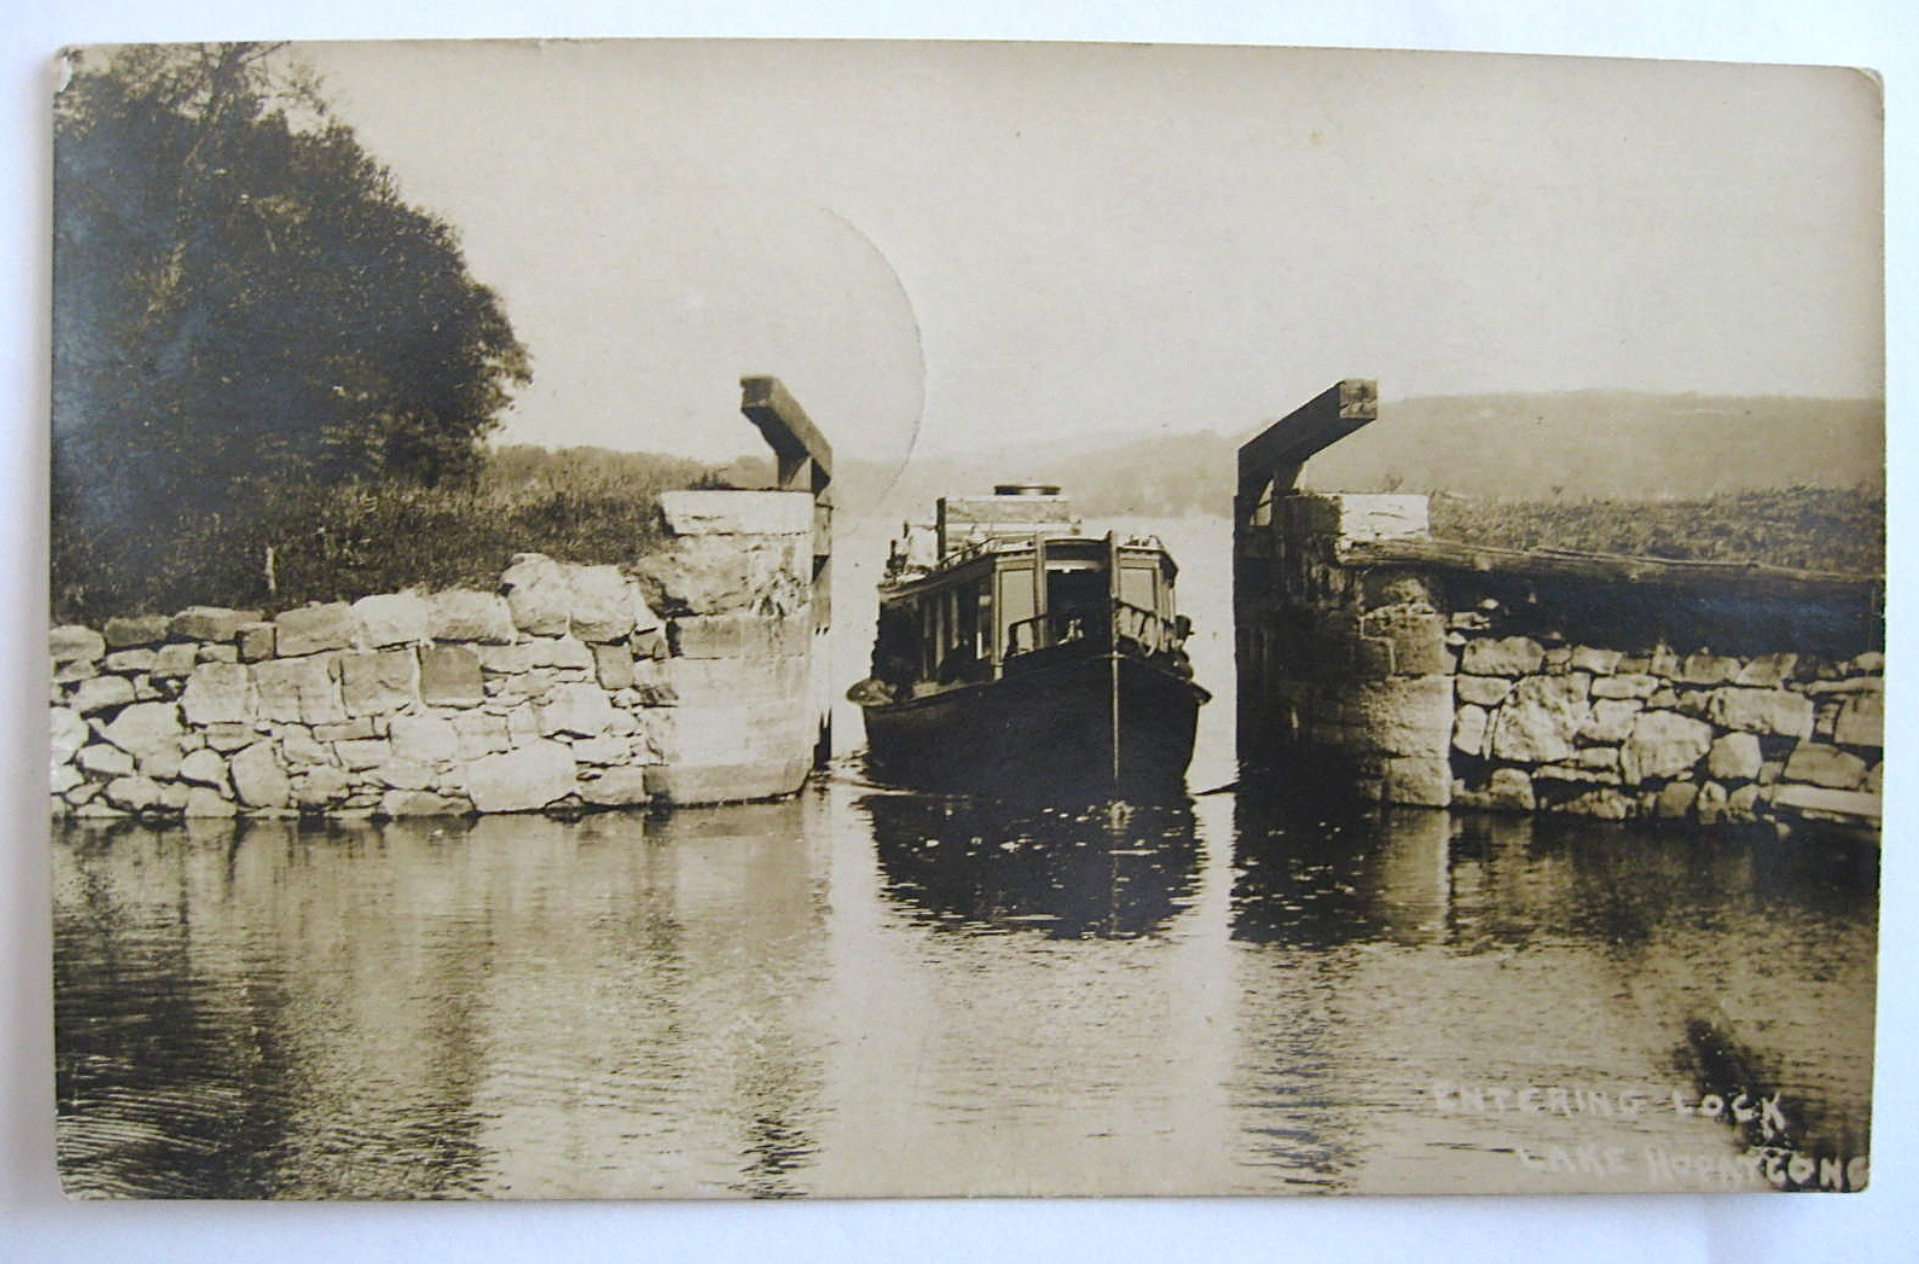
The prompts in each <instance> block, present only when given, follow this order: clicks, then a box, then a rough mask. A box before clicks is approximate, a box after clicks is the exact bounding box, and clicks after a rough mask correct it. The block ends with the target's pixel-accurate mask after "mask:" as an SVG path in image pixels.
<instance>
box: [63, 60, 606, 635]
mask: <svg viewBox="0 0 1919 1264" xmlns="http://www.w3.org/2000/svg"><path fill="white" fill-rule="evenodd" d="M71 60H72V69H73V77H72V79H71V81H70V82H69V83H68V84H67V86H66V87H65V88H64V89H63V90H62V91H61V93H60V95H59V98H58V100H57V102H56V104H55V108H54V132H55V145H54V198H55V215H54V223H55V235H54V274H53V292H54V319H53V488H52V491H53V510H54V519H53V538H52V545H53V566H54V589H55V601H56V605H61V604H64V603H69V602H77V603H79V604H80V605H81V606H83V607H84V606H89V605H93V606H94V608H98V606H97V605H95V604H94V603H111V604H121V603H122V602H140V603H143V602H146V601H149V600H153V599H155V597H156V595H157V594H159V593H169V594H170V593H174V592H178V591H181V590H182V589H184V588H188V587H192V585H191V584H189V583H188V582H187V581H188V580H189V579H190V577H192V576H194V575H199V574H212V573H219V574H221V575H222V576H224V577H225V578H224V580H223V581H222V582H219V583H217V584H215V585H213V590H214V591H221V592H238V591H242V590H244V588H245V586H244V585H242V584H241V583H240V582H239V578H238V577H239V576H240V574H242V573H243V572H244V571H245V570H246V569H248V568H251V567H253V566H255V565H256V562H255V561H254V559H256V558H257V557H258V556H259V555H260V553H261V551H262V550H263V549H264V548H265V547H266V545H267V544H268V543H270V542H273V541H274V540H282V541H283V542H284V546H285V547H286V548H287V549H288V551H289V556H288V558H287V565H286V567H285V568H283V573H284V574H286V575H287V577H288V578H289V579H291V578H292V576H293V575H294V574H298V573H299V568H300V566H301V564H302V563H301V562H300V561H298V560H296V559H298V558H300V557H302V556H303V549H302V548H301V547H297V546H295V545H294V544H293V543H292V542H291V541H290V540H287V539H286V537H287V535H288V533H289V531H290V526H291V523H293V522H297V521H298V519H297V518H295V517H290V515H291V514H294V513H297V512H309V513H315V514H317V515H318V518H317V519H316V525H324V526H325V528H326V538H327V539H328V540H333V539H335V538H336V537H340V536H344V537H346V538H347V539H349V540H350V539H352V538H354V537H355V536H356V535H357V534H359V533H361V532H362V530H363V524H366V523H369V522H374V521H390V522H391V523H392V525H394V526H395V527H404V528H409V529H415V530H420V531H424V530H429V529H448V530H451V529H452V525H451V524H452V520H453V519H454V518H457V517H458V516H459V515H460V512H461V511H460V510H456V509H453V508H450V507H449V506H455V505H466V506H471V507H473V508H475V509H477V508H478V507H479V506H480V505H483V504H486V503H487V502H486V500H485V497H486V494H487V492H486V489H485V488H484V487H482V486H481V482H480V480H481V478H482V471H481V466H482V464H483V463H484V460H485V457H484V452H485V449H484V446H483V440H484V439H485V437H486V436H487V435H488V434H489V433H490V432H491V431H492V430H494V429H495V428H496V427H497V426H498V424H499V420H500V414H501V412H502V411H503V409H504V408H505V407H506V405H507V403H508V402H509V400H510V397H511V394H512V391H513V390H514V389H515V388H516V387H518V386H522V385H524V384H525V383H526V382H528V381H529V380H530V367H529V359H528V356H527V352H526V349H525V347H523V346H522V345H521V343H520V342H519V340H518V338H517V337H515V335H514V332H513V328H512V325H511V324H510V323H509V321H508V319H507V316H506V312H505V309H504V306H503V305H502V303H501V302H500V299H499V296H498V295H496V294H495V293H494V292H493V291H492V290H490V289H488V288H487V287H486V286H484V285H482V284H480V283H479V282H478V281H477V280H475V279H474V278H473V277H472V276H471V275H470V274H469V273H468V271H467V266H466V259H465V256H464V253H463V251H462V250H461V247H460V240H459V234H458V233H457V231H456V230H455V229H454V228H453V227H452V226H451V225H449V224H447V223H446V222H445V221H443V220H441V219H439V218H438V217H436V216H434V215H432V214H430V213H428V212H426V211H423V210H420V209H419V208H417V207H413V206H410V205H408V204H407V203H406V202H405V201H404V200H403V199H402V198H401V196H400V193H399V190H398V187H397V185H396V184H395V182H394V180H393V177H392V175H391V174H390V173H389V172H388V171H387V170H386V169H385V168H384V167H383V166H381V165H380V164H379V163H378V162H377V161H375V160H374V159H373V157H372V156H370V155H369V154H368V153H367V152H366V151H365V150H364V149H363V148H362V147H361V145H360V143H359V141H358V139H357V138H356V137H355V135H354V133H353V131H352V129H351V128H349V127H347V126H346V125H345V124H343V123H341V122H339V121H338V120H337V119H335V118H333V117H332V116H331V114H330V113H329V110H328V107H327V104H326V102H325V101H324V100H323V99H322V98H321V96H320V94H319V91H318V88H317V85H316V83H315V82H314V80H313V78H312V76H311V75H310V74H307V73H306V72H304V71H303V70H302V69H301V68H300V67H299V66H298V65H297V64H296V63H294V62H293V61H291V60H290V59H289V58H288V57H287V55H286V54H285V52H284V50H283V49H282V48H280V47H278V46H273V45H262V44H205V45H181V46H167V47H161V46H139V47H129V48H124V49H120V50H117V51H115V52H113V53H111V54H110V55H108V56H106V57H104V58H101V57H99V56H98V55H94V54H84V53H76V54H73V55H72V59H71ZM441 488H456V489H457V488H464V489H465V490H448V491H439V490H435V491H427V490H425V489H441ZM475 497H479V498H480V499H479V500H478V501H476V500H475V499H474V498H475ZM434 506H441V507H439V508H435V507H434ZM514 508H515V510H516V511H518V510H520V509H523V508H524V507H523V506H518V505H516V506H514ZM574 516H578V515H577V514H576V515H574ZM589 516H590V515H589ZM479 525H480V524H478V523H475V524H473V526H474V527H475V528H478V526H479ZM429 540H432V537H430V536H422V535H419V534H415V535H414V536H412V538H411V540H410V541H409V542H408V543H409V544H410V546H411V547H412V548H414V549H415V550H418V549H419V548H420V546H421V545H422V544H425V543H427V542H429ZM432 543H434V545H435V547H437V545H438V542H437V540H432ZM306 544H307V545H308V546H311V542H310V541H308V542H306ZM356 548H357V546H356V545H352V544H343V545H340V546H338V547H335V545H333V544H331V543H329V544H328V545H327V546H326V551H325V552H324V553H323V555H325V556H331V557H333V558H334V559H335V560H336V561H339V562H341V564H343V565H347V566H349V567H350V566H352V565H354V564H355V563H353V562H352V558H353V557H354V556H355V552H354V550H355V549H356ZM249 551H250V553H249ZM63 594H64V602H63ZM193 595H194V597H195V598H196V599H206V598H207V597H209V596H211V595H212V592H211V591H196V592H195V593H194V594H193Z"/></svg>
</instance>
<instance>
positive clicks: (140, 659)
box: [50, 491, 825, 817]
mask: <svg viewBox="0 0 1919 1264" xmlns="http://www.w3.org/2000/svg"><path fill="white" fill-rule="evenodd" d="M660 501H661V509H662V512H663V515H664V518H665V523H666V529H667V538H666V539H665V541H664V542H663V544H662V545H661V546H660V548H659V549H658V550H657V551H656V552H655V553H653V554H652V555H651V556H649V557H647V558H646V559H644V560H643V561H641V562H640V563H638V564H637V565H636V566H634V567H632V568H631V569H630V570H623V569H622V568H619V567H615V566H582V565H574V564H569V563H562V562H556V561H554V560H553V559H551V558H548V557H545V556H543V555H540V554H531V553H529V554H521V555H519V556H518V557H516V558H515V559H514V560H513V563H512V565H511V566H509V567H508V568H507V570H506V571H505V572H504V574H502V576H501V582H500V586H499V589H498V591H494V592H480V591H473V590H461V591H449V592H439V593H419V592H401V593H381V594H375V595H371V596H366V597H362V598H360V599H359V600H357V601H354V602H351V603H348V602H339V603H333V604H328V605H310V606H307V607H304V608H302V609H298V610H289V611H286V612H284V613H282V614H280V615H278V616H277V617H275V618H273V619H271V620H268V619H263V618H261V617H260V616H259V615H258V613H256V612H248V611H236V610H226V609H214V608H209V607H196V608H193V609H189V610H184V611H181V612H180V613H178V614H176V615H173V616H171V617H166V616H140V617H133V618H118V619H110V620H108V621H107V623H106V624H105V626H104V627H102V628H99V629H94V628H87V627H81V626H74V625H70V626H64V627H56V628H54V629H53V630H52V634H51V638H50V647H51V653H52V659H53V682H52V696H51V702H52V710H51V725H52V753H53V766H52V791H53V799H52V806H53V811H54V813H55V814H56V815H60V814H69V813H70V814H73V815H76V816H87V817H116V816H166V815H173V816H181V815H185V816H286V815H293V814H296V813H311V814H318V815H326V816H338V817H351V816H389V817H392V816H416V815H441V814H462V813H469V812H526V811H540V810H556V811H558V810H583V809H592V808H614V807H627V806H632V805H637V804H649V803H668V804H698V803H713V802H724V801H734V800H747V799H762V798H773V797H777V796H780V795H785V794H790V793H792V792H794V791H796V790H798V789H799V788H800V787H801V785H802V784H803V783H804V782H805V780H806V776H807V773H808V772H809V770H810V769H811V768H812V766H813V762H814V755H815V748H816V743H817V742H818V740H819V735H820V733H821V726H822V724H823V722H824V714H825V713H824V710H823V708H822V707H821V706H820V704H819V703H818V701H817V699H816V698H815V693H816V690H815V689H814V687H813V683H814V682H813V666H812V664H813V660H814V654H813V646H814V638H815V635H816V634H815V630H814V622H815V620H814V612H813V610H812V590H813V585H812V573H813V554H814V540H813V533H814V504H813V497H812V496H811V495H810V494H807V493H802V492H736V491H711V492H669V493H666V494H664V495H662V496H661V498H660Z"/></svg>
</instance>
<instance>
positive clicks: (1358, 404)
mask: <svg viewBox="0 0 1919 1264" xmlns="http://www.w3.org/2000/svg"><path fill="white" fill-rule="evenodd" d="M1378 418H1379V386H1378V384H1377V383H1375V382H1373V381H1372V380H1371V379H1368V378H1347V379H1345V380H1344V381H1340V382H1335V383H1334V384H1333V385H1332V386H1330V387H1328V388H1327V389H1326V390H1324V391H1322V392H1320V393H1319V395H1318V396H1317V397H1315V398H1314V399H1312V400H1310V401H1308V402H1307V403H1305V404H1302V405H1301V406H1300V407H1298V408H1295V409H1294V410H1293V411H1292V412H1290V413H1288V414H1286V416H1284V417H1282V418H1280V419H1279V420H1278V421H1276V422H1274V423H1273V424H1272V425H1270V426H1268V427H1266V429H1264V430H1262V431H1261V432H1260V433H1259V434H1257V435H1255V436H1254V437H1253V438H1251V439H1249V440H1247V441H1246V442H1245V443H1244V444H1242V445H1241V446H1240V449H1239V490H1240V494H1241V495H1242V496H1246V495H1257V494H1258V492H1259V490H1260V489H1261V488H1262V487H1263V486H1264V485H1265V483H1266V481H1267V480H1268V479H1271V480H1273V486H1274V490H1275V491H1283V490H1285V489H1286V488H1289V487H1291V486H1293V484H1294V483H1296V482H1297V481H1298V480H1299V471H1300V467H1302V466H1303V465H1305V464H1306V462H1307V460H1309V459H1310V458H1311V457H1312V456H1313V455H1314V454H1315V453H1317V452H1320V451H1323V450H1324V449H1326V448H1328V447H1330V446H1332V445H1333V444H1335V443H1338V442H1339V441H1340V440H1341V439H1344V438H1345V437H1346V436H1347V435H1349V434H1351V433H1353V432H1354V431H1355V430H1358V429H1359V428H1360V427H1362V426H1365V425H1367V424H1369V423H1371V422H1373V421H1376V420H1378Z"/></svg>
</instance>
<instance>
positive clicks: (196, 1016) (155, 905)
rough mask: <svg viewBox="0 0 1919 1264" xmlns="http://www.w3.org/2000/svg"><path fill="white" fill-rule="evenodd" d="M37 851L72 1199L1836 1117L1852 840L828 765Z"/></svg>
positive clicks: (1044, 1166) (1686, 1181) (1532, 1154)
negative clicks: (818, 783)
mask: <svg viewBox="0 0 1919 1264" xmlns="http://www.w3.org/2000/svg"><path fill="white" fill-rule="evenodd" d="M54 841H55V846H54V859H55V868H56V877H57V883H56V910H55V935H56V945H55V946H56V953H55V982H56V989H57V991H56V996H57V1039H58V1061H57V1077H58V1093H59V1117H60V1124H59V1128H60V1132H59V1138H60V1141H59V1144H60V1158H61V1163H62V1170H63V1173H64V1174H65V1177H66V1179H67V1181H68V1183H69V1187H70V1188H71V1189H72V1190H73V1191H74V1192H76V1193H81V1194H92V1195H131V1194H145V1195H157V1196H223V1197H259V1196H264V1197H382V1198H392V1197H425V1198H436V1197H466V1196H476V1195H485V1196H556V1195H567V1196H605V1197H631V1196H638V1195H647V1194H667V1195H677V1196H689V1195H709V1194H740V1195H752V1196H760V1197H781V1196H787V1195H793V1194H808V1193H826V1194H848V1195H851V1194H931V1193H956V1192H971V1193H1036V1192H1058V1193H1122V1192H1148V1191H1153V1192H1165V1193H1217V1192H1272V1191H1278V1190H1285V1189H1290V1188H1310V1189H1325V1190H1365V1191H1392V1190H1411V1189H1422V1190H1495V1189H1500V1190H1511V1189H1518V1190H1538V1191H1545V1190H1555V1189H1572V1188H1601V1189H1619V1190H1626V1189H1641V1188H1648V1189H1657V1188H1720V1187H1723V1186H1724V1184H1725V1182H1726V1181H1731V1182H1732V1184H1733V1185H1735V1186H1738V1187H1747V1186H1750V1187H1753V1188H1766V1187H1769V1186H1770V1185H1772V1184H1777V1183H1778V1182H1774V1181H1771V1180H1770V1179H1769V1178H1768V1177H1767V1175H1766V1174H1765V1173H1764V1172H1763V1171H1761V1170H1760V1169H1758V1168H1742V1167H1738V1166H1737V1165H1736V1163H1735V1160H1737V1161H1738V1162H1743V1161H1744V1160H1745V1157H1746V1156H1748V1155H1749V1154H1750V1153H1751V1152H1752V1151H1754V1150H1755V1149H1756V1148H1762V1147H1774V1148H1783V1149H1784V1150H1785V1151H1787V1152H1788V1153H1789V1156H1791V1157H1797V1158H1800V1159H1803V1164H1802V1166H1803V1165H1804V1164H1810V1165H1812V1170H1813V1171H1814V1172H1815V1173H1816V1172H1817V1171H1819V1170H1822V1169H1821V1168H1820V1166H1819V1165H1820V1164H1821V1162H1830V1164H1832V1165H1834V1170H1845V1169H1844V1164H1845V1163H1846V1162H1847V1161H1849V1160H1850V1159H1851V1158H1854V1157H1856V1156H1858V1155H1859V1154H1860V1153H1862V1152H1863V1151H1864V1149H1865V1145H1866V1141H1865V1138H1866V1127H1867V1123H1868V1103H1869V1092H1870V1082H1871V1061H1870V1048H1871V1009H1870V998H1871V987H1872V971H1873V953H1872V948H1873V927H1874V916H1875V903H1876V901H1875V890H1874V882H1873V874H1874V872H1875V868H1876V865H1875V861H1876V857H1875V855H1874V854H1872V853H1870V852H1865V853H1861V852H1857V851H1843V850H1830V849H1827V850H1821V849H1816V848H1808V847H1806V846H1804V845H1801V844H1797V843H1780V842H1778V841H1777V840H1773V839H1771V838H1770V837H1769V836H1759V837H1752V838H1730V839H1728V838H1712V839H1708V838H1703V837H1700V836H1696V835H1693V834H1687V833H1661V832H1656V831H1647V830H1640V829H1629V828H1626V827H1623V826H1607V825H1599V824H1593V823H1578V822H1549V821H1531V820H1524V819H1511V818H1498V817H1474V816H1465V815H1462V816H1457V817H1455V816H1449V815H1447V814H1444V813H1437V812H1424V811H1417V810H1405V811H1396V812H1390V813H1385V814H1378V815H1373V816H1364V815H1361V816H1334V815H1329V814H1315V813H1312V812H1304V811H1300V810H1297V809H1295V808H1288V807H1284V806H1281V805H1276V804H1272V803H1254V802H1250V801H1246V800H1241V801H1238V802H1235V800H1234V799H1233V798H1232V797H1230V796H1209V797H1202V798H1200V799H1197V800H1194V801H1192V802H1191V803H1185V804H1179V805H1172V806H1157V807H1150V808H1132V809H1114V810H1111V811H1078V812H1058V811H1053V812H1048V811H1045V810H1039V809H1032V810H1024V811H1020V810H1012V809H1008V808H1006V807H1005V806H1003V805H995V804H991V803H986V802H982V801H978V800H969V799H950V798H941V797H932V796H923V795H910V794H896V793H876V792H874V791H873V789H872V788H871V787H870V786H862V785H856V784H853V783H852V782H851V781H849V780H843V779H842V780H835V781H833V782H831V783H829V784H828V785H827V786H826V787H824V788H823V789H822V790H820V791H819V792H816V793H810V794H808V795H806V796H804V797H802V798H800V799H798V800H796V801H793V802H789V803H783V804H771V805H759V806H753V807H743V808H728V809H721V810H714V811H707V812H683V813H679V814H677V815H674V816H672V817H666V818H647V817H637V816H602V817H592V818H587V819H584V820H581V821H577V822H570V823H569V822H560V821H551V820H546V819H543V818H512V819H509V818H492V819H487V820H482V821H477V822H473V823H464V822H415V823H407V824H394V825H387V826H373V825H339V826H334V827H308V826H301V825H297V824H293V823H256V824H254V825H251V826H242V825H234V824H231V823H228V824H220V823H213V822H200V823H195V824H192V825H189V826H186V827H175V828H168V829H151V828H144V827H138V826H109V827H100V826H87V825H81V824H69V825H65V826H61V827H59V828H58V829H57V830H56V835H55V840H54ZM1529 1089H1530V1090H1532V1097H1530V1098H1522V1097H1521V1096H1520V1095H1521V1094H1524V1093H1525V1092H1526V1091H1527V1090H1529ZM1555 1092H1556V1093H1558V1094H1560V1096H1558V1097H1557V1098H1553V1097H1549V1096H1548V1095H1549V1094H1552V1093H1555ZM1742 1092H1743V1093H1745V1094H1747V1097H1746V1099H1745V1100H1746V1101H1747V1102H1749V1103H1750V1102H1752V1101H1756V1100H1760V1099H1765V1098H1772V1099H1774V1100H1776V1101H1777V1102H1778V1103H1779V1111H1778V1114H1779V1118H1780V1119H1781V1120H1783V1123H1781V1124H1780V1125H1779V1126H1778V1127H1775V1128H1771V1129H1770V1130H1768V1128H1767V1127H1763V1126H1759V1125H1755V1123H1754V1117H1748V1118H1746V1119H1733V1118H1732V1117H1731V1114H1730V1111H1731V1107H1730V1102H1731V1101H1732V1100H1734V1098H1735V1096H1736V1095H1737V1094H1739V1093H1742ZM1674 1094H1677V1095H1679V1100H1681V1101H1682V1102H1684V1103H1691V1104H1692V1105H1693V1107H1694V1108H1693V1109H1687V1110H1682V1109H1678V1108H1676V1107H1675V1106H1673V1105H1672V1099H1673V1095H1674ZM1709 1099H1718V1100H1720V1101H1721V1102H1723V1103H1725V1104H1726V1105H1725V1109H1724V1110H1723V1111H1721V1113H1720V1114H1719V1115H1718V1116H1709V1115H1707V1114H1706V1113H1705V1112H1704V1111H1703V1110H1701V1109H1697V1107H1698V1106H1699V1104H1701V1103H1704V1102H1706V1101H1708V1100H1709ZM1522 1100H1530V1101H1533V1102H1535V1103H1537V1102H1540V1101H1550V1102H1557V1103H1559V1105H1558V1106H1556V1107H1552V1108H1548V1109H1545V1110H1532V1111H1530V1112H1529V1111H1526V1110H1522V1109H1521V1108H1520V1107H1519V1106H1518V1105H1517V1103H1519V1102H1520V1101H1522ZM1640 1100H1645V1101H1659V1102H1664V1103H1665V1104H1664V1105H1663V1106H1662V1107H1661V1108H1659V1109H1645V1110H1639V1111H1636V1112H1635V1113H1631V1114H1628V1113H1626V1112H1625V1111H1624V1110H1623V1108H1622V1106H1621V1103H1624V1102H1627V1101H1640ZM1575 1105H1577V1106H1578V1107H1579V1109H1574V1106H1575ZM1602 1107H1603V1110H1602V1109H1601V1108H1602ZM1782 1162H1784V1160H1782ZM1724 1164H1734V1166H1732V1167H1724V1166H1715V1165H1724ZM1608 1165H1611V1166H1608ZM1701 1173H1706V1175H1704V1176H1702V1175H1700V1174H1701ZM1728 1173H1730V1175H1728ZM1816 1179H1817V1177H1816V1176H1815V1178H1814V1180H1815V1183H1816Z"/></svg>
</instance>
